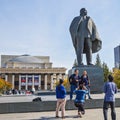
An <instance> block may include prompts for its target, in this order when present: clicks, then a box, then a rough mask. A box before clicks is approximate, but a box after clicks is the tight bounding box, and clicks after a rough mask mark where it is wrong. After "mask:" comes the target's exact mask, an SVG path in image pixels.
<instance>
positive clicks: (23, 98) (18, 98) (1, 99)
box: [0, 93, 120, 103]
mask: <svg viewBox="0 0 120 120" xmlns="http://www.w3.org/2000/svg"><path fill="white" fill-rule="evenodd" d="M36 97H41V98H42V100H43V101H53V100H56V97H55V95H41V96H36V95H9V96H0V103H11V102H31V101H32V100H33V99H34V98H36ZM91 97H92V98H93V99H103V98H104V94H92V95H91ZM115 97H116V98H120V93H117V94H116V95H115ZM74 98H75V96H74ZM67 100H69V95H67Z"/></svg>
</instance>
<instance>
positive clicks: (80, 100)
mask: <svg viewBox="0 0 120 120" xmlns="http://www.w3.org/2000/svg"><path fill="white" fill-rule="evenodd" d="M74 92H75V94H76V98H75V102H74V103H75V106H76V107H78V115H79V116H80V117H82V115H84V114H85V110H84V103H85V95H86V94H87V93H88V91H87V89H86V88H85V87H84V85H83V83H81V84H80V85H79V87H78V89H76V90H75V91H74Z"/></svg>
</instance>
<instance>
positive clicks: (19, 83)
mask: <svg viewBox="0 0 120 120" xmlns="http://www.w3.org/2000/svg"><path fill="white" fill-rule="evenodd" d="M19 90H21V75H19Z"/></svg>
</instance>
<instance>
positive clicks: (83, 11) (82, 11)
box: [80, 8, 87, 16]
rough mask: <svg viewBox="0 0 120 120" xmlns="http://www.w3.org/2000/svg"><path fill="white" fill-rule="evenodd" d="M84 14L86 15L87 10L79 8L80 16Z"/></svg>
mask: <svg viewBox="0 0 120 120" xmlns="http://www.w3.org/2000/svg"><path fill="white" fill-rule="evenodd" d="M85 15H87V10H86V9H85V8H82V9H81V10H80V16H85Z"/></svg>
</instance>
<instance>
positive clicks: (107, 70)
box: [102, 62, 111, 81]
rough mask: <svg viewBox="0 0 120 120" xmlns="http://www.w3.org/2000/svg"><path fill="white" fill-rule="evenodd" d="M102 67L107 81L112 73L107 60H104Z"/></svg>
mask: <svg viewBox="0 0 120 120" xmlns="http://www.w3.org/2000/svg"><path fill="white" fill-rule="evenodd" d="M102 68H103V73H104V81H107V80H108V75H109V74H111V72H110V70H109V67H108V66H107V64H106V63H105V62H103V64H102Z"/></svg>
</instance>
